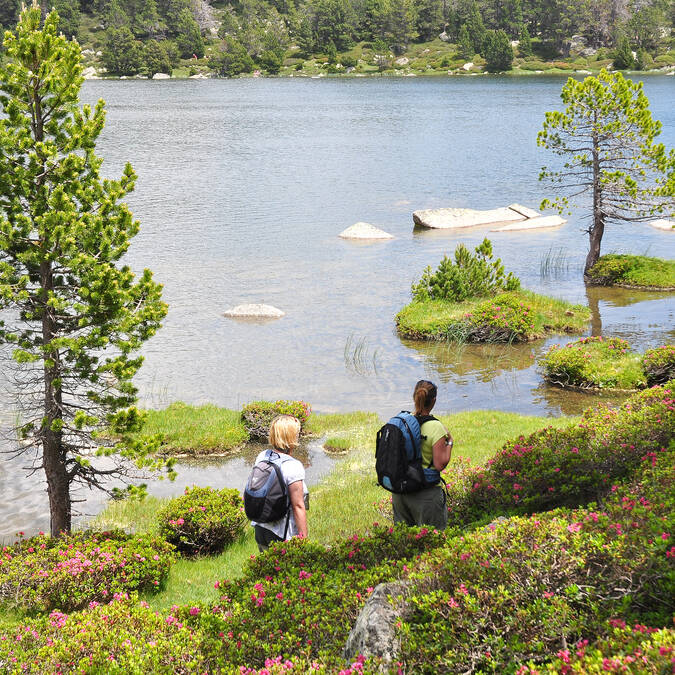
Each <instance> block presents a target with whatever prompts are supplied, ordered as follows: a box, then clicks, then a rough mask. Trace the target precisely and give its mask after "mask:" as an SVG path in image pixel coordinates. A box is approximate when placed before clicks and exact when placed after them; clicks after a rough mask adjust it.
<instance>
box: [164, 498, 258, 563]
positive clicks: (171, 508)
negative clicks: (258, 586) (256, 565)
mask: <svg viewBox="0 0 675 675" xmlns="http://www.w3.org/2000/svg"><path fill="white" fill-rule="evenodd" d="M157 519H158V520H159V534H160V536H162V537H163V538H164V539H166V540H167V541H168V542H169V543H171V544H173V545H174V546H175V547H176V548H177V549H178V550H179V551H180V552H182V553H186V554H188V555H196V554H207V553H220V552H221V551H222V550H223V549H224V548H225V547H226V546H227V545H228V544H231V543H232V542H233V541H235V540H236V539H237V538H239V537H240V536H241V535H242V533H243V532H244V529H245V528H246V525H247V524H248V520H247V518H246V515H245V514H244V503H243V501H242V499H241V497H240V496H239V491H238V490H233V489H228V488H225V489H223V490H214V489H213V488H210V487H196V486H194V487H192V488H191V489H190V488H186V489H185V494H184V495H182V496H181V497H177V498H176V499H172V500H171V501H169V503H168V504H167V505H166V506H164V507H163V508H162V509H161V510H160V511H159V513H158V514H157Z"/></svg>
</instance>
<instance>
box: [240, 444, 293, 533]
mask: <svg viewBox="0 0 675 675" xmlns="http://www.w3.org/2000/svg"><path fill="white" fill-rule="evenodd" d="M273 454H274V455H276V456H277V458H278V457H279V456H280V455H279V453H277V452H274V451H272V450H270V451H269V455H268V457H267V458H266V459H263V460H261V461H260V462H258V463H257V464H255V465H254V466H253V468H252V469H251V473H250V474H249V477H248V481H246V487H245V488H244V512H245V513H246V517H247V518H249V519H250V520H253V521H255V522H257V523H273V522H275V521H277V520H281V519H282V518H283V517H284V516H286V530H285V531H284V539H285V538H286V531H287V530H288V521H289V519H290V516H291V509H290V506H291V502H290V497H289V496H288V488H287V487H286V481H285V480H284V477H283V474H282V473H281V468H280V467H279V465H278V464H277V463H276V462H274V461H272V455H273Z"/></svg>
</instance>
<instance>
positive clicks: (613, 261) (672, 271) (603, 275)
mask: <svg viewBox="0 0 675 675" xmlns="http://www.w3.org/2000/svg"><path fill="white" fill-rule="evenodd" d="M589 276H590V278H591V281H592V282H593V283H595V284H598V285H600V286H622V287H624V288H641V289H645V290H654V291H675V260H664V259H662V258H648V257H646V256H643V255H625V254H621V255H620V254H616V253H610V254H609V255H603V256H602V257H601V258H600V259H599V260H598V262H597V263H596V264H595V265H594V266H593V267H592V268H591V269H590V271H589Z"/></svg>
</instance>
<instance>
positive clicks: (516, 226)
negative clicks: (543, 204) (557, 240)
mask: <svg viewBox="0 0 675 675" xmlns="http://www.w3.org/2000/svg"><path fill="white" fill-rule="evenodd" d="M566 222H567V221H566V220H565V219H564V218H561V217H560V216H539V217H538V218H528V219H527V220H520V221H518V222H517V223H509V224H508V225H502V227H496V228H494V229H493V230H490V231H491V232H519V231H521V230H541V229H545V228H549V227H560V226H561V225H564V224H565V223H566Z"/></svg>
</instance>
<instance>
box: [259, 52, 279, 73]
mask: <svg viewBox="0 0 675 675" xmlns="http://www.w3.org/2000/svg"><path fill="white" fill-rule="evenodd" d="M283 62H284V59H283V54H282V53H280V52H278V51H274V50H272V49H268V50H266V51H264V52H263V53H262V54H261V55H260V56H259V57H258V64H259V65H260V67H261V68H262V69H263V70H265V71H267V73H269V74H270V75H278V74H279V71H280V70H281V66H282V65H283Z"/></svg>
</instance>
